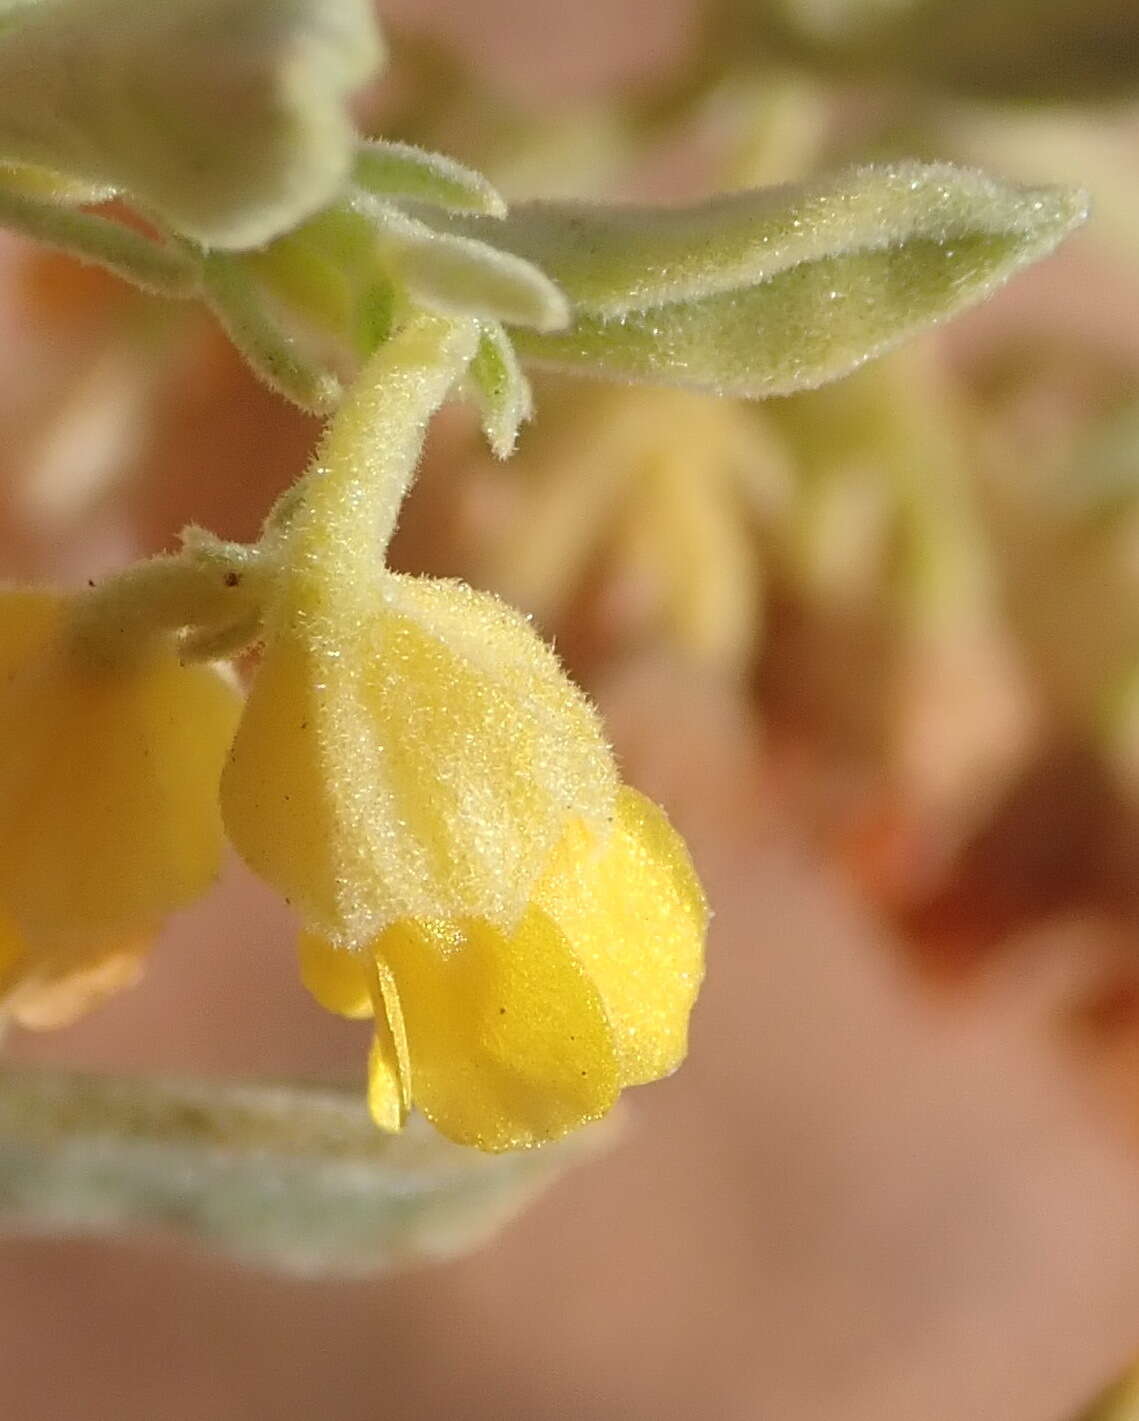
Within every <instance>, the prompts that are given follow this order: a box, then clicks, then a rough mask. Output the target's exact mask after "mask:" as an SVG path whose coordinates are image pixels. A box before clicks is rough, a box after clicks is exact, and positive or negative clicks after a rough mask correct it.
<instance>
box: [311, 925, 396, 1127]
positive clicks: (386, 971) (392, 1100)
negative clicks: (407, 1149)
mask: <svg viewBox="0 0 1139 1421" xmlns="http://www.w3.org/2000/svg"><path fill="white" fill-rule="evenodd" d="M298 950H299V955H300V964H301V980H302V981H303V982H304V984H305V986H306V987H307V988H308V990H309V991H310V992H311V993H312V995H313V996H314V997H315V998H316V1000H317V1001H318V1002H319V1003H320V1005H321V1006H322V1007H324V1008H325V1009H326V1010H327V1011H332V1012H336V1014H337V1015H338V1016H346V1017H349V1018H352V1019H354V1020H360V1019H364V1018H366V1017H370V1016H374V1017H375V1020H376V1030H375V1035H374V1036H373V1038H372V1049H371V1053H370V1055H369V1057H368V1107H369V1109H370V1110H371V1112H372V1117H373V1119H374V1120H375V1122H376V1124H377V1125H378V1126H379V1127H380V1129H381V1130H392V1131H395V1130H402V1129H403V1126H404V1124H405V1123H406V1121H407V1117H408V1114H409V1112H410V1110H411V1076H410V1071H409V1069H408V1059H407V1036H406V1034H405V1032H404V1026H403V1013H402V1011H401V1010H400V1004H399V994H398V993H397V991H396V987H395V982H394V980H393V978H392V974H391V968H390V967H388V965H387V963H385V962H376V960H375V958H373V957H371V956H370V955H365V954H364V953H362V952H352V951H349V950H348V949H347V948H343V947H333V946H332V944H331V943H329V942H327V941H326V940H325V939H324V938H322V937H318V936H317V934H316V933H302V934H301V937H300V942H299V944H298Z"/></svg>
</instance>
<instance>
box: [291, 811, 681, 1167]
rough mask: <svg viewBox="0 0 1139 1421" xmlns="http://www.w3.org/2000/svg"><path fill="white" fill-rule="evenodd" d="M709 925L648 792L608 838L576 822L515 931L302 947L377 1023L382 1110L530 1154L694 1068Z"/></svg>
mask: <svg viewBox="0 0 1139 1421" xmlns="http://www.w3.org/2000/svg"><path fill="white" fill-rule="evenodd" d="M706 921H707V910H706V908H705V905H704V898H703V894H702V893H701V890H700V885H699V883H698V881H697V879H696V876H695V873H694V872H693V869H692V865H691V863H690V861H689V858H688V855H687V852H686V850H685V848H684V844H683V841H682V840H681V839H680V837H679V835H678V834H677V833H676V832H675V830H673V829H672V827H671V826H670V825H669V823H668V820H667V819H666V818H665V816H664V815H663V814H662V813H661V811H660V810H659V809H657V807H656V806H655V805H654V804H652V803H651V802H650V801H648V800H646V799H645V798H644V797H643V796H642V795H640V794H638V793H637V792H636V791H635V790H632V789H629V788H627V787H623V788H622V789H621V790H620V791H619V793H618V796H617V817H616V823H615V824H614V826H613V828H612V830H611V832H610V833H609V834H608V836H607V837H606V838H605V839H604V840H599V839H598V838H597V836H596V835H595V834H594V833H593V832H592V830H591V829H590V828H589V826H588V825H587V824H586V823H585V822H584V821H582V820H581V819H572V820H571V821H570V822H569V823H568V824H567V826H566V829H565V832H564V833H563V835H562V838H561V841H560V842H559V844H558V845H557V847H556V849H555V851H554V853H553V854H552V855H551V857H550V859H549V861H548V863H547V865H546V869H545V872H544V873H543V875H542V877H541V879H540V880H539V882H538V884H537V886H536V887H535V889H534V892H533V895H532V897H531V899H530V902H529V904H528V905H527V908H526V910H525V912H524V914H523V916H522V918H521V921H520V922H519V924H518V926H517V928H516V929H515V930H514V931H513V932H503V931H502V930H501V929H499V928H497V927H495V926H494V925H493V924H491V923H489V922H487V921H486V920H485V919H467V920H462V921H446V920H439V919H435V920H431V919H428V920H421V921H414V920H405V921H401V922H399V923H396V924H394V925H393V926H392V927H390V928H389V929H388V930H387V931H386V932H384V933H382V934H381V935H380V936H379V937H377V938H376V939H375V940H374V941H373V942H371V943H369V944H368V945H367V947H366V949H365V950H364V951H362V952H346V951H344V950H343V949H337V948H334V947H332V946H331V945H330V944H329V943H328V942H327V941H326V940H324V939H322V938H320V937H318V936H316V935H314V934H311V933H309V934H305V935H304V936H303V937H302V939H301V970H302V976H303V978H304V981H305V984H306V986H308V988H309V990H310V991H311V992H312V993H313V995H314V996H315V997H316V998H317V1000H318V1001H320V1002H321V1004H322V1005H323V1006H325V1007H327V1008H328V1009H329V1010H331V1011H335V1012H339V1013H340V1014H342V1015H345V1016H349V1017H364V1016H370V1015H372V1014H373V1013H374V1014H375V1018H376V1036H375V1040H374V1044H373V1048H372V1053H371V1059H370V1066H369V1103H370V1106H371V1109H372V1113H373V1115H374V1117H375V1119H376V1122H377V1124H379V1125H380V1126H381V1127H383V1128H385V1129H398V1128H399V1126H400V1125H401V1124H402V1122H403V1120H404V1118H405V1116H406V1113H407V1110H408V1108H409V1106H410V1105H411V1104H412V1103H414V1104H415V1105H417V1106H418V1107H419V1108H420V1109H421V1110H422V1111H423V1113H424V1114H425V1115H426V1116H427V1117H428V1119H429V1120H431V1121H432V1123H433V1124H434V1125H435V1126H436V1127H437V1128H438V1129H439V1130H440V1131H441V1132H442V1133H443V1134H444V1135H447V1136H448V1137H449V1138H451V1139H453V1140H456V1141H458V1142H459V1143H460V1144H467V1145H475V1146H477V1147H479V1148H480V1149H485V1150H507V1149H518V1148H522V1147H525V1146H529V1145H536V1144H541V1143H543V1142H544V1141H547V1140H553V1139H557V1138H558V1137H559V1136H561V1135H564V1134H566V1133H567V1132H568V1131H570V1130H573V1129H575V1128H577V1127H578V1126H579V1125H583V1124H585V1123H586V1122H587V1121H589V1120H595V1119H597V1118H598V1117H599V1116H601V1115H604V1114H605V1112H606V1111H607V1110H608V1109H609V1108H610V1107H611V1106H612V1104H613V1102H614V1101H615V1100H616V1098H617V1094H618V1092H619V1091H620V1090H621V1089H622V1088H623V1087H625V1086H630V1085H638V1084H641V1083H643V1082H646V1081H652V1080H656V1079H658V1078H659V1077H661V1076H664V1075H667V1074H668V1073H669V1072H670V1071H672V1070H674V1069H675V1068H676V1067H677V1066H678V1065H679V1064H680V1062H681V1061H682V1060H683V1058H684V1054H685V1049H686V1045H687V1034H688V1016H689V1013H690V1011H691V1009H692V1005H693V1002H694V1001H695V998H696V993H697V990H698V989H699V985H700V980H701V976H702V973H703V940H704V930H705V925H706Z"/></svg>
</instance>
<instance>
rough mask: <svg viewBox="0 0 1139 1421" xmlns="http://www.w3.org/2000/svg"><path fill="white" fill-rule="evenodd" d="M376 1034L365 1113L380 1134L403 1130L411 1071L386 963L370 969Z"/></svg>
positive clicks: (408, 1108) (399, 1010)
mask: <svg viewBox="0 0 1139 1421" xmlns="http://www.w3.org/2000/svg"><path fill="white" fill-rule="evenodd" d="M372 980H373V983H374V988H373V996H374V1001H375V1014H376V1034H375V1035H374V1036H373V1037H372V1049H371V1051H370V1053H369V1055H368V1109H369V1110H370V1111H371V1113H372V1119H373V1120H374V1121H375V1122H376V1124H377V1125H378V1126H379V1127H380V1129H381V1130H389V1131H393V1132H394V1131H397V1130H402V1129H403V1127H404V1126H405V1125H406V1124H407V1117H408V1115H409V1114H410V1113H411V1067H410V1063H409V1060H408V1048H407V1031H406V1029H405V1027H404V1020H403V1007H402V1005H401V1003H400V999H399V993H398V992H397V990H396V985H395V979H394V978H393V976H392V972H391V968H390V967H389V966H388V965H387V963H386V962H377V963H375V964H374V965H373V975H372Z"/></svg>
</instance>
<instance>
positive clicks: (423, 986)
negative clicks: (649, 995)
mask: <svg viewBox="0 0 1139 1421" xmlns="http://www.w3.org/2000/svg"><path fill="white" fill-rule="evenodd" d="M375 946H376V952H377V955H378V956H380V957H381V958H382V959H383V960H385V961H386V962H388V963H389V964H390V966H391V969H392V975H393V976H394V978H395V982H396V985H397V987H398V990H399V999H400V1003H401V1005H402V1008H403V1016H404V1020H405V1022H406V1026H407V1041H408V1048H409V1053H410V1058H411V1080H412V1087H413V1095H414V1098H415V1103H416V1105H417V1106H418V1107H419V1109H420V1110H422V1111H423V1113H424V1115H426V1116H427V1118H428V1119H429V1120H430V1121H431V1122H432V1123H433V1124H434V1125H435V1126H436V1128H437V1129H438V1130H440V1131H441V1132H442V1133H443V1134H444V1135H446V1136H448V1137H449V1138H450V1139H452V1140H455V1141H457V1142H458V1143H459V1144H465V1145H474V1146H477V1147H478V1148H479V1149H483V1150H509V1149H519V1148H524V1147H526V1146H530V1145H537V1144H541V1143H543V1142H544V1141H547V1140H554V1139H557V1138H559V1137H560V1136H562V1135H565V1134H567V1133H568V1132H569V1131H570V1130H573V1129H575V1128H576V1127H577V1126H579V1125H582V1124H584V1123H585V1122H586V1121H589V1120H595V1119H597V1118H598V1117H599V1116H601V1115H604V1114H605V1112H606V1111H607V1110H608V1109H609V1108H610V1107H611V1106H612V1104H613V1102H614V1100H615V1099H616V1096H617V1091H618V1088H619V1087H618V1076H617V1063H616V1059H615V1056H614V1048H613V1041H612V1036H611V1033H610V1030H609V1025H608V1023H607V1021H606V1018H605V1013H604V1010H603V1009H602V1005H601V1001H600V999H599V997H598V995H597V992H596V991H595V989H594V987H593V985H592V984H591V982H590V981H589V979H588V977H587V976H586V974H585V972H584V970H583V969H582V967H581V965H580V963H579V962H578V961H577V960H576V959H575V958H574V956H573V954H572V953H571V952H570V951H569V949H568V947H567V945H566V941H565V939H564V937H563V936H562V934H561V933H560V932H559V931H558V929H557V928H556V927H555V926H554V924H553V923H552V922H551V921H550V920H549V919H548V918H547V917H546V916H545V915H544V914H542V913H540V912H537V911H535V910H533V909H531V910H529V911H528V912H527V913H526V914H525V916H524V918H523V920H522V922H521V924H520V925H519V927H518V929H517V931H516V932H515V933H514V934H513V935H511V936H507V935H506V934H504V933H502V932H500V931H499V930H498V929H496V928H494V927H492V926H491V925H490V924H488V923H468V924H467V925H466V926H465V928H464V929H462V930H460V929H456V928H451V927H449V926H448V925H447V924H444V923H427V924H410V923H400V924H397V925H396V926H395V927H394V928H391V929H390V930H389V931H388V932H386V933H385V934H384V935H383V937H382V938H381V939H380V940H379V941H378V942H377V943H376V945H375Z"/></svg>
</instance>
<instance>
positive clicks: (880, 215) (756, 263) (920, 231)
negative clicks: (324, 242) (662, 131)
mask: <svg viewBox="0 0 1139 1421" xmlns="http://www.w3.org/2000/svg"><path fill="white" fill-rule="evenodd" d="M1085 215H1086V201H1085V199H1084V197H1083V195H1082V194H1079V193H1076V192H1073V191H1070V190H1067V189H1057V188H1022V187H1017V186H1013V185H1010V184H1006V183H1000V182H996V181H994V180H993V179H991V178H988V177H986V176H985V175H984V174H982V173H978V172H974V171H972V170H970V169H962V168H954V167H951V166H949V165H947V164H931V165H925V164H916V163H905V164H898V165H895V166H889V167H876V166H872V167H857V168H852V169H849V170H847V171H845V172H843V173H840V174H838V175H837V176H834V177H832V178H829V179H824V180H820V181H818V182H813V183H809V184H804V185H801V186H792V187H780V188H772V189H766V190H763V191H760V192H753V193H740V194H732V195H729V196H727V197H722V198H716V199H713V200H712V201H710V202H707V203H704V204H701V205H699V206H697V207H688V208H674V209H662V210H653V209H645V208H632V207H609V208H607V207H587V206H583V205H577V204H563V203H531V204H527V205H523V206H520V207H517V208H514V209H512V210H511V212H510V214H509V215H508V216H507V217H506V218H505V219H502V220H501V221H496V222H494V223H493V224H492V223H490V222H489V221H487V220H485V219H477V218H464V219H457V225H460V226H461V229H462V231H464V232H466V233H470V234H472V235H473V234H474V233H476V232H477V233H478V234H479V235H480V236H483V235H484V234H485V239H486V240H487V241H491V240H496V241H497V243H498V244H499V245H501V246H504V247H506V248H507V249H508V250H510V251H513V252H515V253H517V254H518V255H520V256H524V257H526V258H528V259H529V260H530V261H533V262H536V263H537V264H539V265H540V266H541V267H542V268H543V270H545V271H547V272H548V273H549V274H550V275H551V276H552V277H553V278H554V279H555V280H556V281H557V282H558V283H559V285H560V286H561V288H562V289H563V290H564V291H565V292H566V294H567V295H568V296H569V298H570V300H571V301H572V302H573V304H574V307H575V309H576V312H577V313H578V314H577V319H576V320H575V321H574V323H573V324H572V325H571V326H570V327H569V328H568V329H567V330H565V331H562V332H556V333H553V334H540V333H535V332H533V331H523V330H519V331H518V332H517V333H516V337H515V340H516V344H517V347H518V350H519V353H520V354H521V355H522V356H523V357H524V358H527V359H530V360H533V361H537V362H540V363H542V364H545V365H549V366H553V367H555V368H560V369H565V370H576V371H582V372H585V373H594V374H597V375H602V376H606V377H608V378H617V379H630V380H641V381H652V382H658V383H662V382H663V383H666V384H667V383H671V384H681V385H689V386H694V387H697V388H703V389H710V390H715V391H719V392H720V393H725V394H737V395H752V396H757V395H774V394H782V393H787V392H790V391H792V390H798V389H805V388H810V387H812V386H815V385H818V384H821V383H823V382H824V381H826V380H829V379H833V378H835V377H836V376H839V375H842V374H844V373H845V372H846V371H848V370H850V369H852V368H854V367H855V366H856V365H858V364H859V363H861V362H862V361H863V360H865V359H867V358H868V357H870V356H872V355H876V354H878V353H880V352H882V351H884V350H887V349H889V348H890V347H891V346H893V345H896V344H897V343H898V342H899V341H901V340H903V339H904V338H905V337H906V336H908V335H910V334H912V333H914V332H915V331H918V330H921V329H923V328H924V327H927V326H930V325H932V324H935V323H936V322H938V321H941V320H944V319H945V318H946V317H948V316H950V315H952V314H954V313H955V312H956V311H959V310H961V309H962V308H963V307H965V306H968V305H970V304H972V303H974V302H976V301H979V300H981V299H982V298H983V297H985V296H987V295H988V294H989V293H990V292H992V291H993V290H994V289H995V288H996V287H997V286H999V285H1000V284H1001V282H1003V281H1004V280H1005V279H1006V278H1007V277H1009V276H1010V275H1011V274H1012V273H1013V272H1014V271H1016V270H1017V269H1018V268H1020V267H1022V266H1025V265H1027V264H1028V263H1029V262H1031V261H1033V260H1035V259H1037V258H1038V257H1041V256H1043V255H1045V254H1046V253H1047V252H1049V251H1051V250H1052V248H1053V247H1055V246H1056V244H1057V243H1058V242H1059V241H1060V240H1061V238H1062V237H1063V236H1064V235H1065V234H1066V233H1068V232H1069V231H1070V230H1071V229H1072V228H1073V227H1075V226H1076V225H1078V224H1079V223H1080V222H1081V221H1082V220H1083V218H1084V216H1085ZM492 225H493V228H494V231H495V233H496V234H497V236H492V234H491V231H490V230H489V229H490V228H491V226H492Z"/></svg>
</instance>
